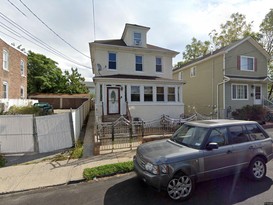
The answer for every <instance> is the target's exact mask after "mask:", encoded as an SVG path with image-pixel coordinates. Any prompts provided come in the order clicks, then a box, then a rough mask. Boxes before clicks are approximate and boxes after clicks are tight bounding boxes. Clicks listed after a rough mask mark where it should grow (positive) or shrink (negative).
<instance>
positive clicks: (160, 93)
mask: <svg viewBox="0 0 273 205" xmlns="http://www.w3.org/2000/svg"><path fill="white" fill-rule="evenodd" d="M156 101H157V102H164V87H156Z"/></svg>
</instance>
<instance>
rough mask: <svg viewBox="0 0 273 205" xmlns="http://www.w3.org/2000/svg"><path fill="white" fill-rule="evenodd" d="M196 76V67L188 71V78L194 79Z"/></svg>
mask: <svg viewBox="0 0 273 205" xmlns="http://www.w3.org/2000/svg"><path fill="white" fill-rule="evenodd" d="M195 76H196V67H192V68H191V71H190V77H195Z"/></svg>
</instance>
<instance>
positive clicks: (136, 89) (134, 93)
mask: <svg viewBox="0 0 273 205" xmlns="http://www.w3.org/2000/svg"><path fill="white" fill-rule="evenodd" d="M131 101H132V102H140V86H134V85H133V86H131Z"/></svg>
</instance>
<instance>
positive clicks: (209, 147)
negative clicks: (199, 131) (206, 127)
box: [206, 142, 219, 150]
mask: <svg viewBox="0 0 273 205" xmlns="http://www.w3.org/2000/svg"><path fill="white" fill-rule="evenodd" d="M218 148H219V146H218V144H217V143H216V142H210V143H209V144H208V145H207V146H206V149H207V150H213V149H218Z"/></svg>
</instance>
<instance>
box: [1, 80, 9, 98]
mask: <svg viewBox="0 0 273 205" xmlns="http://www.w3.org/2000/svg"><path fill="white" fill-rule="evenodd" d="M2 86H3V93H2V98H4V99H8V98H9V84H8V82H6V81H3V84H2ZM4 86H5V87H6V90H4ZM4 93H5V94H6V97H5V96H4Z"/></svg>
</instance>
